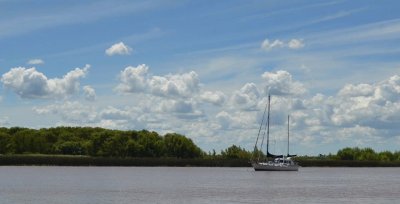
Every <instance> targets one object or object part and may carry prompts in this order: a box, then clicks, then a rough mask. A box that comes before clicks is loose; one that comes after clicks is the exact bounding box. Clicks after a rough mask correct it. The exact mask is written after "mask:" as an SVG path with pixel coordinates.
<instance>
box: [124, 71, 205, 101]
mask: <svg viewBox="0 0 400 204" xmlns="http://www.w3.org/2000/svg"><path fill="white" fill-rule="evenodd" d="M148 69H149V68H148V66H146V65H144V64H142V65H139V66H137V67H131V66H129V67H127V68H125V69H124V70H123V71H121V73H120V76H119V78H120V81H121V82H120V84H118V85H117V87H116V90H117V91H118V92H121V93H147V94H153V95H157V96H161V97H182V98H187V97H191V96H193V95H194V94H196V93H198V92H199V89H200V86H199V79H198V75H197V73H196V72H194V71H191V72H188V73H183V74H168V75H165V76H151V75H150V74H148Z"/></svg>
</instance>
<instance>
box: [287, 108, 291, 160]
mask: <svg viewBox="0 0 400 204" xmlns="http://www.w3.org/2000/svg"><path fill="white" fill-rule="evenodd" d="M289 155H290V154H289V115H288V116H287V156H289Z"/></svg>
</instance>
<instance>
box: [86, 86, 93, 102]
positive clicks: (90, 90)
mask: <svg viewBox="0 0 400 204" xmlns="http://www.w3.org/2000/svg"><path fill="white" fill-rule="evenodd" d="M83 94H84V95H85V99H86V100H88V101H94V100H96V91H95V90H94V88H92V87H91V86H84V87H83Z"/></svg>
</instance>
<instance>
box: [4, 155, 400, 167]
mask: <svg viewBox="0 0 400 204" xmlns="http://www.w3.org/2000/svg"><path fill="white" fill-rule="evenodd" d="M297 161H298V163H299V165H300V166H301V167H400V162H382V161H348V160H317V159H307V160H304V159H302V160H297ZM24 165H26V166H32V165H35V166H196V167H250V166H251V165H250V163H249V161H248V160H247V159H215V158H213V159H211V158H208V159H207V158H198V159H179V158H170V157H163V158H137V157H130V158H113V157H88V156H65V155H0V166H24Z"/></svg>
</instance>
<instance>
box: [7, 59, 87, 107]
mask: <svg viewBox="0 0 400 204" xmlns="http://www.w3.org/2000/svg"><path fill="white" fill-rule="evenodd" d="M89 68H90V65H86V66H85V67H84V68H76V69H74V70H72V71H70V72H68V73H67V74H66V75H64V76H63V77H62V78H53V79H48V78H47V76H46V75H44V74H43V73H41V72H39V71H37V70H36V68H34V67H32V68H25V67H16V68H12V69H11V70H10V71H8V72H6V73H5V74H3V75H2V77H1V79H0V81H1V82H2V83H3V85H4V87H6V88H8V89H11V90H12V91H14V92H15V93H16V94H17V95H19V96H20V97H21V98H32V99H37V98H53V99H61V98H66V97H69V96H72V95H74V94H76V93H78V92H79V87H80V82H79V80H80V79H81V78H83V77H85V76H86V74H87V73H88V71H89Z"/></svg>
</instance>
